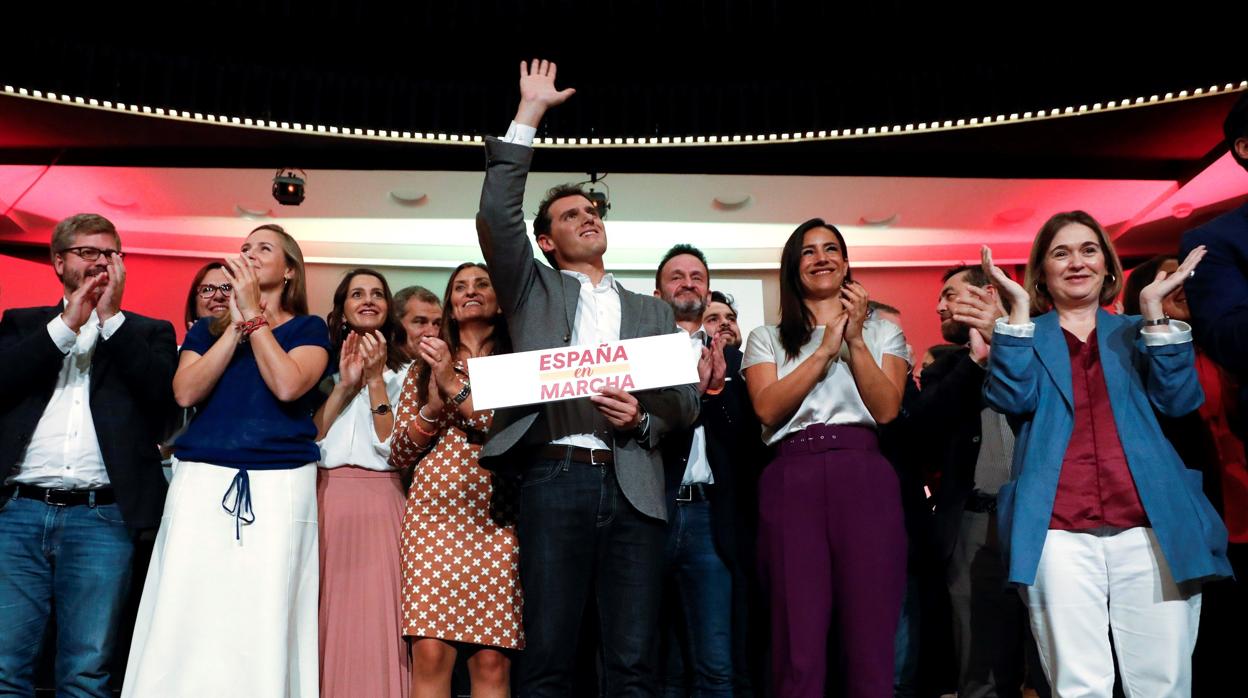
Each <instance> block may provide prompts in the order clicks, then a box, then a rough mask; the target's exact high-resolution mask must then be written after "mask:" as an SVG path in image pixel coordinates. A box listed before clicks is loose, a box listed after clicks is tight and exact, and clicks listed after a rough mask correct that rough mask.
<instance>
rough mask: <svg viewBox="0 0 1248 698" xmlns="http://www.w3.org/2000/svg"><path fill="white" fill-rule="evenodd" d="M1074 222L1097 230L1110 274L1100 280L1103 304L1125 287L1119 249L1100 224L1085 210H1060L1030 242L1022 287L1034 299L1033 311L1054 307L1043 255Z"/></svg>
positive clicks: (1094, 230)
mask: <svg viewBox="0 0 1248 698" xmlns="http://www.w3.org/2000/svg"><path fill="white" fill-rule="evenodd" d="M1071 223H1078V224H1080V225H1084V226H1087V227H1088V228H1090V229H1091V230H1092V232H1093V233H1095V234H1096V239H1097V242H1098V243H1100V245H1101V252H1102V253H1103V254H1104V255H1105V273H1106V274H1107V276H1108V278H1106V279H1105V281H1104V282H1102V283H1101V295H1100V297H1099V299H1098V300H1099V302H1100V304H1101V305H1109V304H1110V303H1113V302H1114V298H1117V297H1118V292H1119V291H1121V290H1122V260H1120V259H1118V253H1117V252H1115V251H1114V245H1113V243H1112V242H1110V240H1109V235H1107V234H1106V233H1105V229H1104V228H1102V227H1101V224H1100V223H1098V222H1097V221H1096V219H1095V218H1093V217H1092V216H1091V215H1089V214H1088V213H1086V212H1084V211H1066V212H1063V213H1058V214H1056V215H1054V216H1053V217H1052V218H1050V219H1049V220H1047V221H1045V222H1044V225H1042V226H1040V232H1038V233H1036V239H1035V241H1033V242H1032V243H1031V254H1029V255H1028V256H1027V274H1026V276H1025V277H1024V279H1023V288H1025V289H1026V290H1027V296H1028V298H1030V299H1031V314H1032V315H1041V314H1044V313H1047V312H1049V311H1050V310H1052V309H1053V296H1052V295H1050V294H1049V289H1048V287H1047V286H1046V284H1045V279H1044V258H1045V256H1046V255H1047V254H1048V253H1049V245H1052V244H1053V238H1054V237H1056V236H1057V232H1058V231H1059V230H1061V229H1062V228H1065V227H1066V226H1068V225H1070V224H1071Z"/></svg>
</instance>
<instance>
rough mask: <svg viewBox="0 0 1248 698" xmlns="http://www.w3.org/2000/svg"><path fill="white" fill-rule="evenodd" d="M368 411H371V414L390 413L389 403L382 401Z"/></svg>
mask: <svg viewBox="0 0 1248 698" xmlns="http://www.w3.org/2000/svg"><path fill="white" fill-rule="evenodd" d="M369 412H372V413H373V414H375V415H378V416H380V415H383V414H390V405H388V404H387V403H384V402H383V403H381V404H380V405H378V406H376V407H374V408H373V409H371V410H369Z"/></svg>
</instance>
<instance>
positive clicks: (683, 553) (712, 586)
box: [664, 502, 732, 698]
mask: <svg viewBox="0 0 1248 698" xmlns="http://www.w3.org/2000/svg"><path fill="white" fill-rule="evenodd" d="M667 564H668V571H669V573H670V574H671V578H672V581H673V582H674V586H675V592H676V594H675V599H674V600H678V602H679V604H678V605H679V608H674V609H672V613H670V614H665V617H664V622H665V623H678V622H681V619H682V618H683V621H684V622H683V625H682V627H681V630H683V631H684V632H683V633H669V634H668V637H669V638H672V639H675V637H677V636H680V635H683V637H684V639H685V642H686V645H687V649H688V652H687V654H682V648H681V647H680V644H679V643H678V642H669V643H668V648H667V653H668V659H667V667H666V672H665V673H666V674H667V676H666V677H665V685H664V695H666V696H669V697H670V698H677V697H681V698H683V696H685V695H692V696H695V697H696V698H732V573H731V572H730V571H729V570H728V567H727V565H725V564H724V561H723V560H722V559H721V558H720V557H719V553H718V552H716V551H715V540H714V537H713V535H712V532H711V505H710V503H709V502H691V503H688V504H677V505H676V517H675V519H674V520H673V521H671V522H670V523H669V524H668V533H667ZM686 656H687V657H688V658H689V660H690V662H688V663H687V662H685V661H683V659H684V657H686ZM690 663H691V664H692V669H693V692H692V693H686V692H685V676H684V674H685V670H684V667H685V666H688V665H689V664H690Z"/></svg>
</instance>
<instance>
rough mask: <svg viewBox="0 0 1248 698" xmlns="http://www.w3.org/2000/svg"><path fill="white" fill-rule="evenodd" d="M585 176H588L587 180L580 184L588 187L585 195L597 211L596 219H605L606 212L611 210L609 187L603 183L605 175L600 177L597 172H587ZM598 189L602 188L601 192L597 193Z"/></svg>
mask: <svg viewBox="0 0 1248 698" xmlns="http://www.w3.org/2000/svg"><path fill="white" fill-rule="evenodd" d="M586 174H588V175H589V179H588V180H586V181H584V182H581V184H588V185H589V189H588V190H586V192H585V195H586V196H588V197H589V200H590V201H592V202H593V203H594V208H596V209H598V217H599V218H606V217H607V212H608V211H610V210H611V187H608V186H607V183H606V182H604V181H603V180H605V179H606V178H607V173H606V172H604V173H602V174H601V175H600V174H598V173H597V172H587V173H586ZM598 187H602V189H603V191H598Z"/></svg>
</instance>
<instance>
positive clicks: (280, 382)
mask: <svg viewBox="0 0 1248 698" xmlns="http://www.w3.org/2000/svg"><path fill="white" fill-rule="evenodd" d="M222 271H223V272H224V273H225V277H226V282H227V283H229V284H230V286H231V287H233V291H232V293H231V294H230V298H229V308H230V312H229V314H228V315H225V316H223V317H220V318H213V319H208V318H205V319H203V320H200V321H199V322H197V323H196V324H195V326H194V327H192V328H191V330H190V332H188V333H187V335H186V340H185V342H184V343H183V344H182V353H181V356H180V358H179V362H178V370H177V373H176V374H175V375H174V379H173V393H174V397H175V398H176V399H177V401H178V404H180V405H182V406H183V407H191V406H198V409H199V412H198V414H197V415H196V417H195V419H194V420H193V421H192V422H191V424H190V426H189V427H188V428H187V430H186V432H185V433H184V434H183V435H182V436H181V438H179V439H178V442H177V444H176V445H175V446H174V454H175V455H176V457H177V458H178V466H177V469H176V471H175V472H174V475H173V481H172V482H171V483H170V486H169V494H168V496H167V498H166V500H165V510H164V516H163V518H162V519H161V522H160V531H159V533H158V534H157V537H156V544H155V550H154V551H153V554H152V562H151V565H150V567H149V568H148V573H147V582H146V584H145V585H144V589H143V600H142V602H141V603H140V605H139V613H138V618H137V621H136V624H135V629H134V639H133V642H132V644H131V648H130V660H129V665H128V667H127V671H126V680H125V684H124V687H123V695H124V696H136V697H140V696H141V697H144V698H146V697H147V696H205V697H207V696H293V697H304V698H314V697H315V696H317V694H318V681H317V673H318V672H317V593H318V567H317V510H316V462H317V460H319V458H320V449H319V448H317V445H316V425H315V423H314V422H313V419H312V413H313V410H314V408H315V407H316V405H317V403H318V402H319V400H318V397H317V392H316V390H315V388H316V385H317V383H319V382H320V380H321V379H322V377H323V376H324V375H325V368H326V366H327V365H328V362H329V333H328V330H327V328H326V325H325V321H324V320H322V319H321V318H319V317H316V316H313V315H309V314H308V300H307V291H306V285H305V278H306V277H305V275H304V265H303V253H302V252H301V251H300V249H299V245H298V243H296V242H295V240H294V238H292V237H291V236H290V235H289V234H288V233H286V231H285V230H283V229H282V228H281V227H280V226H277V225H271V224H270V225H262V226H260V227H258V228H256V229H255V230H253V231H252V232H251V234H250V235H248V236H247V239H246V240H245V241H244V242H243V245H242V248H241V254H240V255H239V256H236V257H230V258H227V259H226V260H225V267H224V268H223V270H222Z"/></svg>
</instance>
